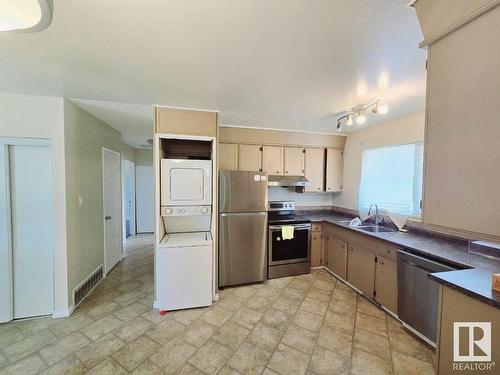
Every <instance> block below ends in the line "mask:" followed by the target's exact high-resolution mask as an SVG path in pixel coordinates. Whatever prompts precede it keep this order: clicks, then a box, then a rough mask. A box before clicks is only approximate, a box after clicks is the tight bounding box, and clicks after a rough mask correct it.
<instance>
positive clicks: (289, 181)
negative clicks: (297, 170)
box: [267, 176, 309, 187]
mask: <svg viewBox="0 0 500 375" xmlns="http://www.w3.org/2000/svg"><path fill="white" fill-rule="evenodd" d="M267 181H268V182H267V185H268V186H283V187H289V186H302V187H304V186H308V185H309V180H308V179H307V178H305V177H304V176H269V177H268V178H267Z"/></svg>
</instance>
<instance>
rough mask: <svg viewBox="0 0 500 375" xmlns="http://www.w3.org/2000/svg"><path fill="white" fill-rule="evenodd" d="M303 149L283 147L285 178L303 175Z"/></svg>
mask: <svg viewBox="0 0 500 375" xmlns="http://www.w3.org/2000/svg"><path fill="white" fill-rule="evenodd" d="M304 157H305V152H304V148H303V147H285V176H303V175H304Z"/></svg>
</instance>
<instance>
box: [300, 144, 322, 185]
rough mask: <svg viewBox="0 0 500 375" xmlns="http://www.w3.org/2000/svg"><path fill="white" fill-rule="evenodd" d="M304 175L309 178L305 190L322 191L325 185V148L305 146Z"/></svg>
mask: <svg viewBox="0 0 500 375" xmlns="http://www.w3.org/2000/svg"><path fill="white" fill-rule="evenodd" d="M304 164H305V176H306V178H307V179H308V180H309V185H308V186H306V188H305V191H307V192H320V191H323V187H324V185H325V173H324V171H325V150H324V149H322V148H306V153H305V163H304Z"/></svg>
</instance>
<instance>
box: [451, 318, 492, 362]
mask: <svg viewBox="0 0 500 375" xmlns="http://www.w3.org/2000/svg"><path fill="white" fill-rule="evenodd" d="M453 360H454V361H455V362H490V361H491V323H490V322H455V323H453Z"/></svg>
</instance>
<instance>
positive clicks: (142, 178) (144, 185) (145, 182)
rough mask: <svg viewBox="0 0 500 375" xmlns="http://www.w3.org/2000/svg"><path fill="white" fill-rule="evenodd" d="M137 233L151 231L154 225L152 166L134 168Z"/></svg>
mask: <svg viewBox="0 0 500 375" xmlns="http://www.w3.org/2000/svg"><path fill="white" fill-rule="evenodd" d="M135 192H136V193H135V194H136V195H135V201H136V212H137V233H152V232H154V227H155V212H154V178H153V167H152V166H145V165H140V166H137V167H136V168H135Z"/></svg>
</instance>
